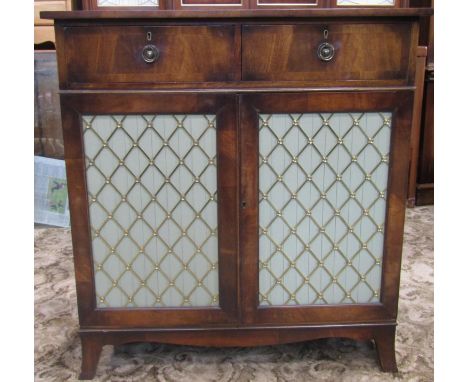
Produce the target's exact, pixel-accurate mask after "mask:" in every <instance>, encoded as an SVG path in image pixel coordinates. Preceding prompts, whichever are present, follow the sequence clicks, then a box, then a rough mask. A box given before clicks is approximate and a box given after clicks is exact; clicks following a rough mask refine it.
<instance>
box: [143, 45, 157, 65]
mask: <svg viewBox="0 0 468 382" xmlns="http://www.w3.org/2000/svg"><path fill="white" fill-rule="evenodd" d="M141 56H142V57H143V60H144V61H145V62H146V63H148V64H151V63H153V62H155V61H156V60H157V59H158V58H159V49H158V48H156V47H155V46H154V45H146V46H145V47H144V48H143V52H142V53H141Z"/></svg>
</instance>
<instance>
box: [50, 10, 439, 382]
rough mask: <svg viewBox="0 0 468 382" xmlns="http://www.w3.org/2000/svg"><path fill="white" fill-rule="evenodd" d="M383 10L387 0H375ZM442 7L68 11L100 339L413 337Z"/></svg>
mask: <svg viewBox="0 0 468 382" xmlns="http://www.w3.org/2000/svg"><path fill="white" fill-rule="evenodd" d="M367 3H369V4H370V3H372V1H371V2H367ZM430 12H432V11H431V10H428V9H410V8H404V9H403V8H398V9H397V8H382V7H380V8H379V7H375V8H369V7H365V8H355V7H345V8H344V9H339V8H336V7H335V8H333V9H318V8H317V9H262V10H257V9H255V10H249V9H242V10H231V9H229V10H225V11H218V10H212V9H205V10H200V9H195V10H187V9H184V10H148V9H145V10H135V9H132V10H95V11H74V12H46V13H43V14H42V16H43V17H45V18H51V19H54V20H55V33H56V43H57V57H58V67H59V83H60V99H61V110H62V122H63V135H64V142H65V158H66V167H67V174H68V189H69V200H70V212H71V220H72V221H71V224H72V237H73V249H74V263H75V275H76V288H77V297H78V308H79V321H80V331H79V333H80V337H81V343H82V355H83V358H82V371H81V375H80V378H81V379H91V378H93V377H94V375H95V372H96V366H97V362H98V360H99V356H100V352H101V348H102V346H103V345H107V344H113V345H116V344H121V343H129V342H138V341H154V342H161V343H171V344H188V345H200V346H219V347H223V346H259V345H270V344H280V343H288V342H296V341H308V340H313V339H318V338H324V337H349V338H353V339H356V340H373V341H374V342H375V345H376V351H377V355H378V360H379V362H380V366H381V367H382V369H383V370H384V371H389V372H393V371H396V370H397V365H396V361H395V347H394V343H395V328H396V325H397V321H396V320H397V307H398V293H399V278H400V265H401V252H402V242H403V224H404V216H405V201H406V193H407V179H408V163H409V138H410V133H411V132H410V129H411V119H412V105H413V93H414V90H415V88H414V79H415V62H416V49H417V43H418V28H419V24H418V20H419V18H420V17H421V16H424V15H426V16H427V15H428V14H429V13H430Z"/></svg>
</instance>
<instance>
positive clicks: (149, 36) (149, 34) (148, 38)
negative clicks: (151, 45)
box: [146, 32, 153, 41]
mask: <svg viewBox="0 0 468 382" xmlns="http://www.w3.org/2000/svg"><path fill="white" fill-rule="evenodd" d="M152 38H153V34H152V33H151V32H147V33H146V40H147V41H151V39H152Z"/></svg>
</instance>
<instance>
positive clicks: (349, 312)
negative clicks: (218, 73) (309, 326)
mask: <svg viewBox="0 0 468 382" xmlns="http://www.w3.org/2000/svg"><path fill="white" fill-rule="evenodd" d="M411 98H412V94H411V92H405V91H402V92H369V93H310V94H264V95H246V96H243V97H242V102H241V105H242V106H241V107H242V112H241V113H242V116H241V126H242V130H241V136H242V138H241V139H242V145H241V149H242V153H241V158H242V168H243V173H242V180H241V182H242V186H241V187H242V190H241V198H242V199H241V200H242V205H243V207H244V208H243V211H242V219H241V221H242V222H243V226H242V232H241V246H242V251H241V253H242V256H243V257H242V271H241V274H242V275H243V280H242V287H243V288H244V290H243V295H244V296H247V297H246V299H245V302H244V304H243V308H244V317H245V319H246V320H247V321H248V322H256V323H298V322H302V323H323V322H331V323H332V322H343V321H350V322H357V321H373V320H385V319H392V318H395V317H396V306H397V296H398V279H399V269H400V254H401V246H402V227H403V220H404V195H405V189H406V182H405V181H404V178H402V177H403V176H404V175H405V174H406V172H407V170H408V169H407V163H408V151H409V149H408V136H409V128H410V123H409V118H410V115H411V114H410V106H411V102H410V99H411Z"/></svg>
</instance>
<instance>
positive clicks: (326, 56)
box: [317, 42, 335, 61]
mask: <svg viewBox="0 0 468 382" xmlns="http://www.w3.org/2000/svg"><path fill="white" fill-rule="evenodd" d="M317 56H318V58H320V59H321V60H322V61H331V59H332V58H333V57H334V56H335V47H334V46H333V45H332V44H330V43H329V42H322V43H321V44H320V45H319V47H318V49H317Z"/></svg>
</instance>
